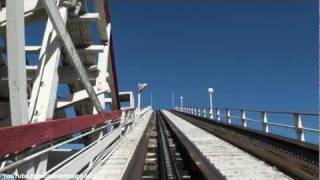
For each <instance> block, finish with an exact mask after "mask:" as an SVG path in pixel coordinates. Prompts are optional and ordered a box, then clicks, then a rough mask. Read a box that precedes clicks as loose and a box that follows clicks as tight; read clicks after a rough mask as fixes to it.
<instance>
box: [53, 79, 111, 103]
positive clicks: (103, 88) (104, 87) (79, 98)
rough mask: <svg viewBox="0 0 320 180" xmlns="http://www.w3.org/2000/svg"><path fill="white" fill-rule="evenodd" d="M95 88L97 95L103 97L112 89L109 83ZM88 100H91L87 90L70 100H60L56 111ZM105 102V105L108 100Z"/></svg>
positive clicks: (74, 94)
mask: <svg viewBox="0 0 320 180" xmlns="http://www.w3.org/2000/svg"><path fill="white" fill-rule="evenodd" d="M93 88H94V90H95V93H96V94H97V95H101V94H104V93H106V92H109V91H110V87H109V85H108V84H107V83H104V84H101V85H100V86H99V87H97V86H95V87H93ZM87 98H89V95H88V93H87V91H86V90H81V91H77V92H75V93H73V94H72V95H71V96H69V97H68V98H60V99H58V100H57V103H56V109H61V108H66V107H68V106H71V105H74V104H75V103H77V102H80V101H82V100H85V99H87ZM103 101H104V102H103V103H105V101H106V99H103Z"/></svg>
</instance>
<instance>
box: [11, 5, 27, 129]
mask: <svg viewBox="0 0 320 180" xmlns="http://www.w3.org/2000/svg"><path fill="white" fill-rule="evenodd" d="M6 3H7V4H6V8H7V12H6V17H7V46H8V49H7V52H8V78H9V92H10V112H11V125H13V126H16V125H22V124H26V123H28V101H27V99H28V98H27V76H26V69H25V66H26V57H25V51H24V46H25V35H24V2H21V0H9V1H6Z"/></svg>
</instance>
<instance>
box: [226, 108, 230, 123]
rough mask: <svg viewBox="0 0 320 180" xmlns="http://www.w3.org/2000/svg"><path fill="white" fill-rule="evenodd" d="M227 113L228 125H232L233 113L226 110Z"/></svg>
mask: <svg viewBox="0 0 320 180" xmlns="http://www.w3.org/2000/svg"><path fill="white" fill-rule="evenodd" d="M226 111H227V112H226V113H227V121H228V124H231V112H230V110H229V109H227V110H226Z"/></svg>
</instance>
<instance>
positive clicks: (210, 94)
mask: <svg viewBox="0 0 320 180" xmlns="http://www.w3.org/2000/svg"><path fill="white" fill-rule="evenodd" d="M208 93H209V101H210V110H209V117H210V119H213V105H212V96H213V93H214V89H213V88H208Z"/></svg>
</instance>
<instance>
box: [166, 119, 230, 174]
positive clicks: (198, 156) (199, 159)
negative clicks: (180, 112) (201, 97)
mask: <svg viewBox="0 0 320 180" xmlns="http://www.w3.org/2000/svg"><path fill="white" fill-rule="evenodd" d="M161 116H162V117H163V118H164V120H165V121H166V122H167V124H168V126H169V127H170V129H171V130H172V132H173V133H174V134H175V135H176V137H177V138H178V139H179V142H181V144H182V146H183V147H184V148H185V149H186V151H187V152H188V154H189V155H190V157H191V159H192V160H193V162H196V166H197V167H198V168H199V170H200V171H201V173H202V175H203V176H204V177H205V178H206V179H217V180H225V179H226V177H224V176H223V175H222V174H221V173H220V172H219V170H217V169H216V168H215V167H214V166H213V165H212V164H211V163H210V162H209V160H208V159H207V158H206V157H204V156H203V154H202V153H201V152H200V151H199V149H198V148H197V147H196V146H195V145H194V144H193V143H192V142H191V141H190V140H189V139H188V138H187V137H186V136H185V135H184V134H183V132H181V131H180V130H179V129H178V128H177V127H176V126H175V125H174V124H173V123H172V122H170V121H169V120H168V119H169V118H168V117H166V116H165V115H164V114H163V113H161Z"/></svg>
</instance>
